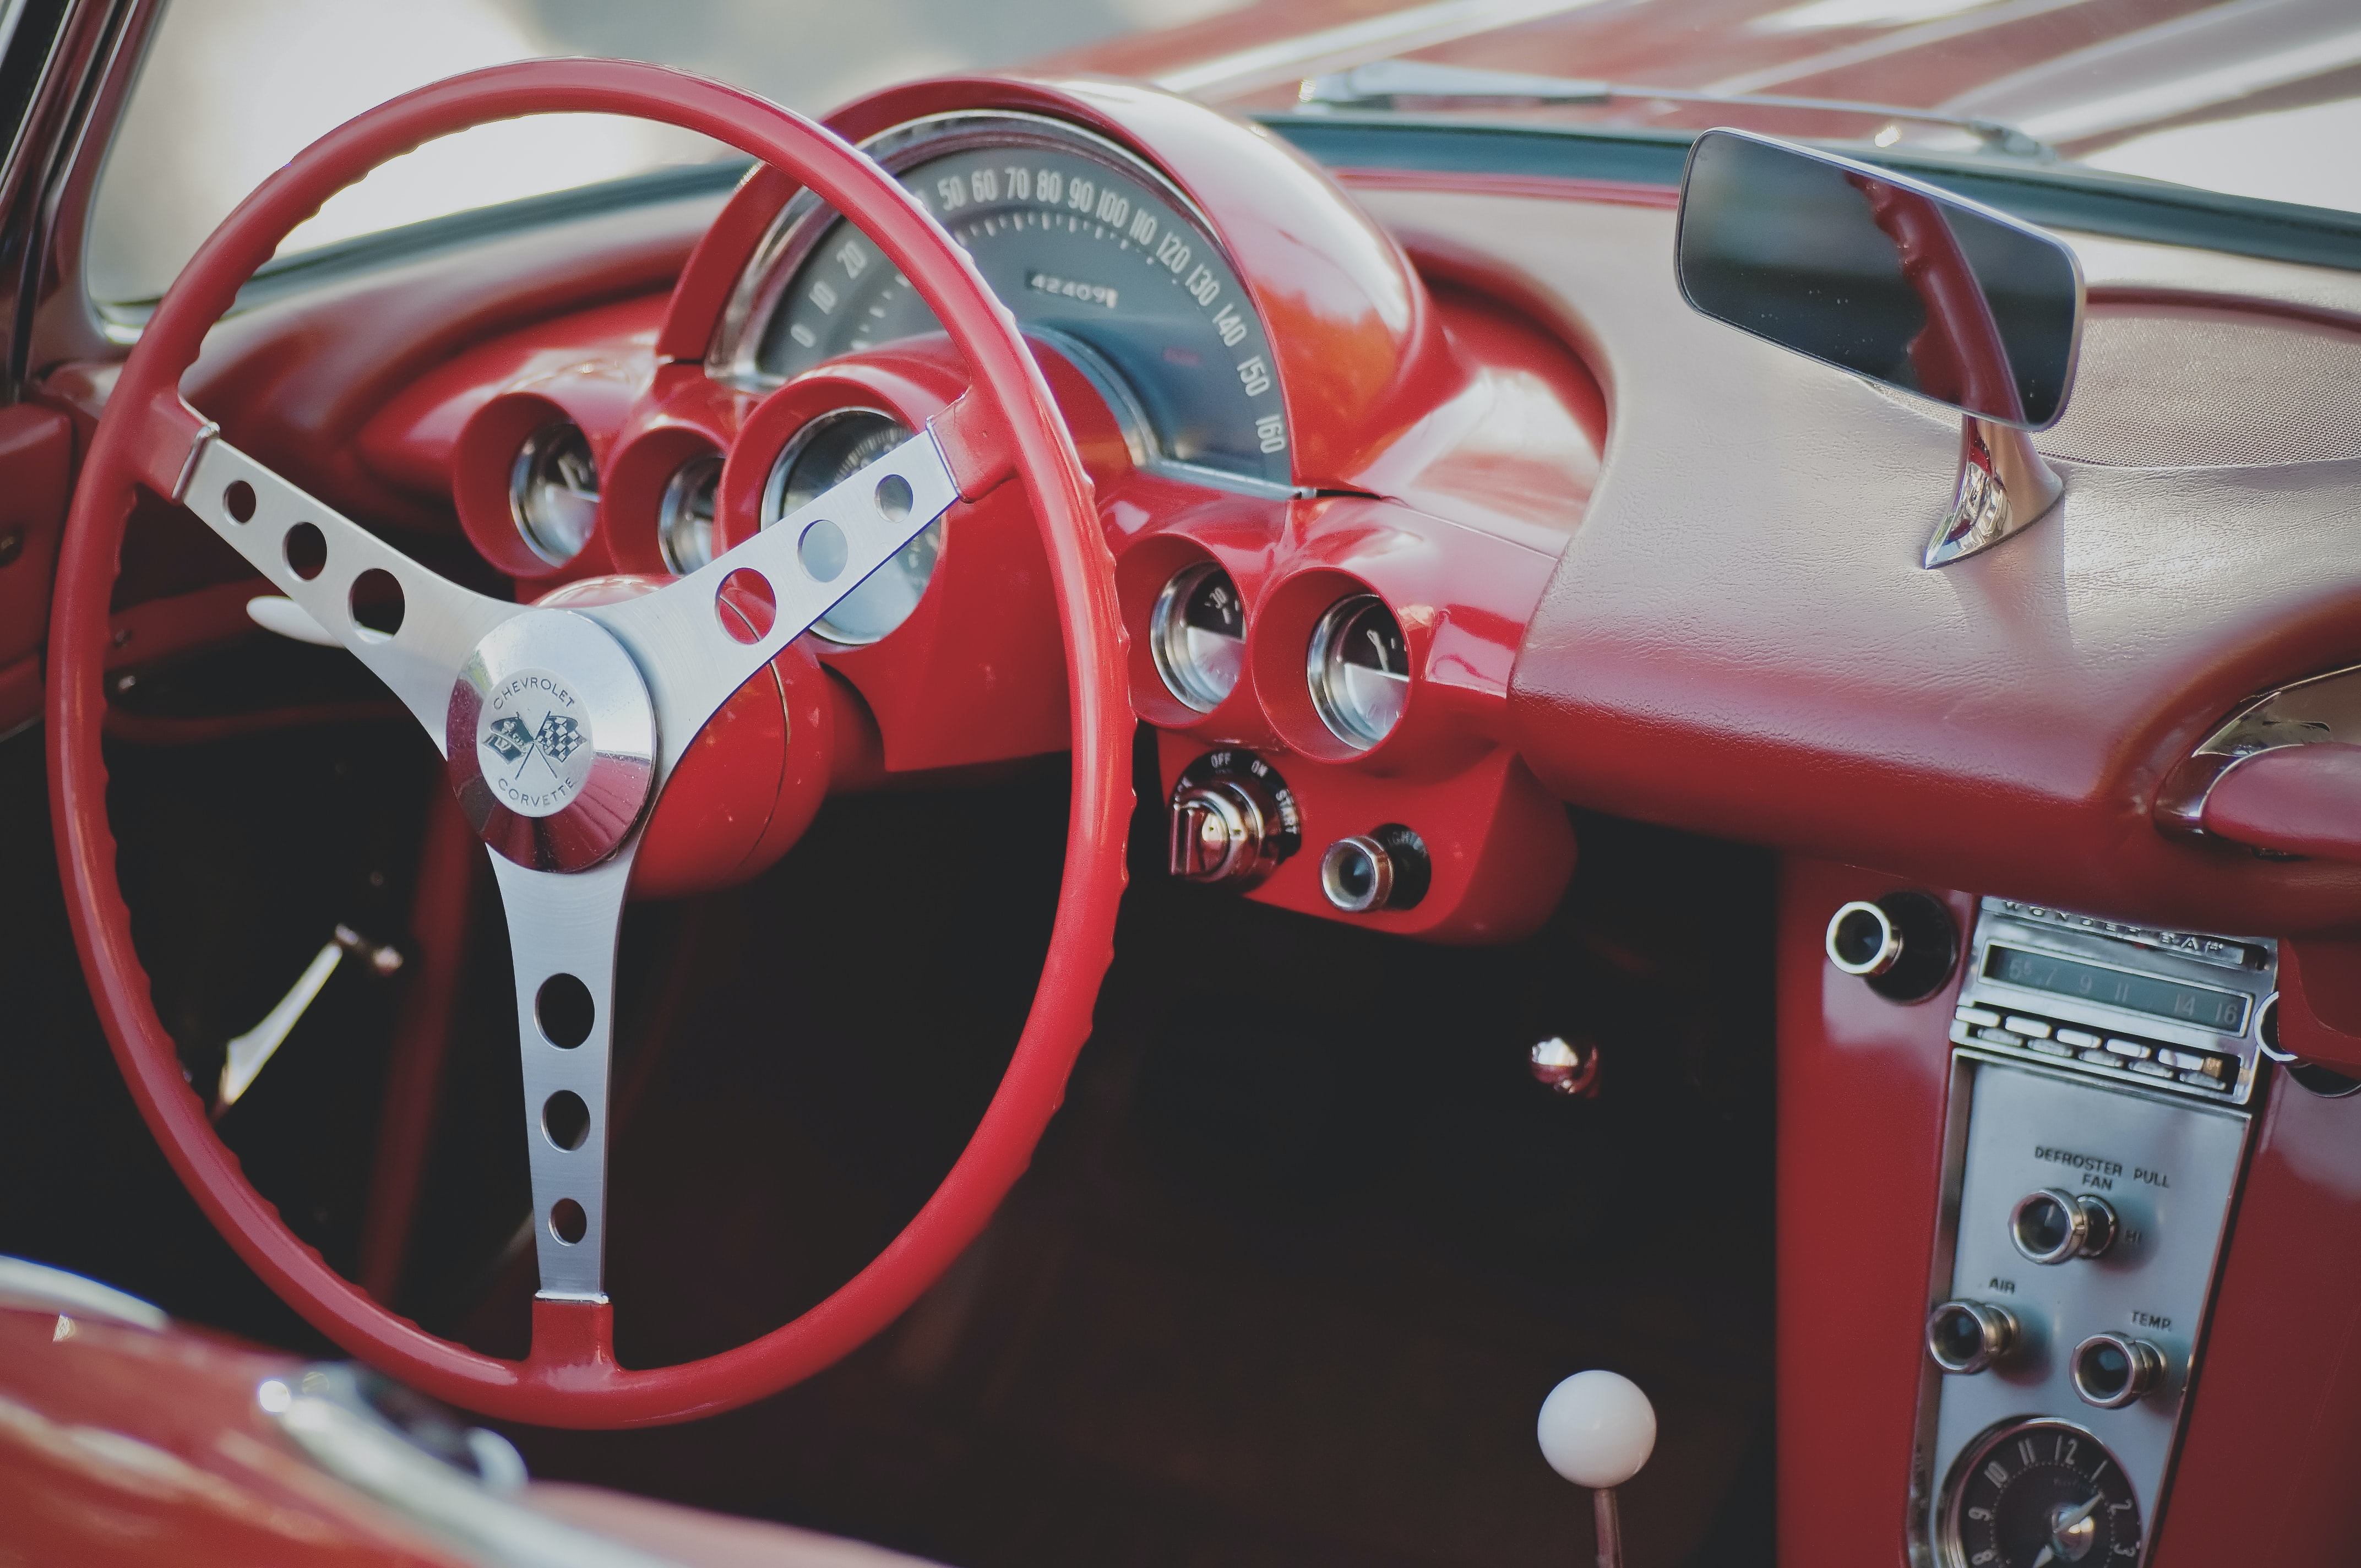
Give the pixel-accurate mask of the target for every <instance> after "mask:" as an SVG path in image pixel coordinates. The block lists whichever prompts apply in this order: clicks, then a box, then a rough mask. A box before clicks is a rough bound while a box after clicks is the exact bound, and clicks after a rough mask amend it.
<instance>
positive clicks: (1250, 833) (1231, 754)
mask: <svg viewBox="0 0 2361 1568" xmlns="http://www.w3.org/2000/svg"><path fill="white" fill-rule="evenodd" d="M1171 812H1172V838H1171V844H1170V850H1171V853H1170V860H1169V861H1167V866H1168V868H1169V869H1170V872H1172V874H1173V875H1174V876H1176V877H1179V878H1180V880H1181V881H1183V882H1206V883H1226V884H1227V885H1229V886H1232V887H1235V888H1239V889H1245V888H1249V887H1252V886H1253V885H1254V884H1255V883H1258V882H1260V881H1261V880H1262V879H1263V878H1265V877H1267V876H1268V875H1269V874H1270V873H1271V872H1272V871H1274V870H1275V869H1277V867H1278V865H1279V862H1280V861H1283V860H1285V859H1287V857H1288V856H1290V855H1291V854H1293V853H1295V851H1296V849H1297V848H1298V847H1299V846H1300V845H1301V843H1302V841H1303V828H1302V817H1301V814H1300V812H1299V810H1298V808H1297V806H1296V804H1295V796H1294V795H1293V794H1292V793H1291V792H1290V790H1289V789H1288V787H1287V781H1286V780H1284V779H1282V778H1280V777H1279V773H1278V772H1277V771H1276V770H1274V769H1273V768H1272V767H1271V765H1270V764H1269V763H1268V762H1264V761H1263V760H1262V759H1261V758H1259V757H1257V756H1256V755H1255V754H1254V753H1253V752H1251V751H1209V752H1207V753H1206V754H1205V755H1204V756H1202V757H1200V758H1198V759H1197V760H1196V761H1195V762H1191V763H1190V764H1189V767H1188V769H1187V771H1186V772H1184V773H1181V775H1180V783H1179V784H1177V785H1176V786H1175V787H1174V788H1173V791H1172V800H1171Z"/></svg>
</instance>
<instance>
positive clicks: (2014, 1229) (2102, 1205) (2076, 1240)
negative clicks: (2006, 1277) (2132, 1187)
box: [2008, 1187, 2119, 1263]
mask: <svg viewBox="0 0 2361 1568" xmlns="http://www.w3.org/2000/svg"><path fill="white" fill-rule="evenodd" d="M2118 1228H2119V1227H2118V1226H2117V1224H2116V1223H2115V1211H2114V1205H2112V1204H2110V1203H2109V1202H2108V1201H2106V1200H2105V1199H2103V1198H2094V1197H2092V1196H2091V1194H2089V1193H2087V1192H2068V1191H2066V1190H2063V1189H2062V1188H2057V1187H2045V1188H2043V1189H2041V1190H2039V1191H2037V1192H2028V1193H2026V1195H2025V1196H2024V1197H2022V1198H2020V1199H2018V1200H2017V1201H2016V1207H2015V1208H2014V1209H2012V1210H2010V1211H2009V1213H2008V1239H2009V1240H2010V1241H2012V1242H2014V1243H2015V1244H2016V1250H2017V1251H2019V1252H2021V1253H2023V1254H2024V1255H2026V1257H2027V1258H2029V1259H2031V1260H2032V1261H2033V1262H2035V1263H2064V1262H2067V1261H2068V1260H2069V1259H2071V1258H2077V1257H2097V1256H2099V1255H2101V1254H2103V1253H2104V1252H2105V1251H2106V1250H2107V1249H2108V1248H2109V1247H2111V1246H2113V1245H2115V1233H2116V1231H2117V1230H2118Z"/></svg>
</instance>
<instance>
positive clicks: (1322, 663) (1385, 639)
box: [1304, 594, 1410, 751]
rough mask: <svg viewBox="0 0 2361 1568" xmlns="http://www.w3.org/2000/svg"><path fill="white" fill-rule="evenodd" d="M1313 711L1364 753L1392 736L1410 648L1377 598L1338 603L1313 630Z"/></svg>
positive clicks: (1406, 690) (1405, 692)
mask: <svg viewBox="0 0 2361 1568" xmlns="http://www.w3.org/2000/svg"><path fill="white" fill-rule="evenodd" d="M1304 673H1305V675H1306V677H1307V678H1308V679H1309V680H1310V681H1311V683H1312V707H1315V708H1317V709H1319V711H1320V718H1321V721H1322V722H1323V723H1324V724H1326V725H1327V726H1328V729H1329V730H1330V732H1331V733H1333V734H1334V736H1335V737H1336V739H1338V740H1342V741H1344V742H1345V744H1346V745H1348V746H1351V747H1353V748H1355V749H1356V750H1357V751H1367V750H1368V749H1369V748H1370V747H1372V746H1374V745H1376V744H1377V743H1378V741H1380V740H1384V739H1385V738H1386V737H1387V736H1389V735H1390V734H1392V733H1393V728H1394V726H1395V725H1396V724H1399V723H1400V722H1401V716H1402V708H1403V707H1405V706H1406V705H1407V704H1408V703H1409V701H1410V647H1409V644H1407V643H1406V642H1404V641H1402V631H1401V625H1400V622H1398V621H1397V620H1394V616H1393V611H1391V610H1389V609H1387V608H1386V605H1385V601H1384V600H1383V599H1381V598H1378V596H1377V595H1375V594H1355V595H1354V596H1353V597H1352V598H1346V599H1339V600H1338V601H1337V602H1336V603H1335V604H1334V605H1332V606H1331V607H1329V610H1328V613H1327V614H1325V615H1323V616H1322V617H1321V618H1320V624H1319V625H1318V626H1316V627H1314V628H1312V649H1311V653H1310V656H1309V659H1308V662H1307V668H1306V670H1305V672H1304Z"/></svg>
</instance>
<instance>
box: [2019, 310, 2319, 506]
mask: <svg viewBox="0 0 2361 1568" xmlns="http://www.w3.org/2000/svg"><path fill="white" fill-rule="evenodd" d="M2035 440H2036V443H2037V444H2038V445H2039V446H2040V448H2041V450H2042V451H2044V452H2047V453H2048V454H2050V455H2053V456H2058V457H2066V458H2072V459H2074V460H2076V461H2078V462H2083V463H2098V464H2104V465H2107V466H2114V467H2182V466H2205V467H2251V466H2267V465H2274V464H2280V463H2315V462H2320V461H2323V460H2325V459H2329V458H2337V457H2356V456H2361V333H2355V332H2344V331H2339V330H2338V329H2336V328H2334V327H2330V326H2323V325H2318V324H2315V323H2310V322H2304V321H2297V320H2293V319H2290V318H2288V317H2283V316H2272V315H2264V314H2261V313H2256V312H2250V311H2231V310H2205V309H2195V308H2189V307H2182V306H2170V305H2149V304H2122V305H2108V304H2103V303H2101V304H2095V305H2093V306H2092V309H2091V312H2090V314H2089V315H2088V317H2087V318H2086V319H2085V321H2084V323H2083V329H2082V356H2081V368H2080V369H2079V370H2078V371H2077V373H2076V376H2075V381H2074V392H2073V396H2072V397H2071V398H2070V400H2069V401H2068V403H2067V406H2066V417H2065V418H2064V419H2063V420H2061V421H2059V423H2058V425H2057V427H2056V428H2055V429H2053V430H2050V431H2049V432H2048V433H2045V434H2042V435H2040V436H2037V437H2036V438H2035Z"/></svg>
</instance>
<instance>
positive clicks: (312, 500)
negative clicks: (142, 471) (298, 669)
mask: <svg viewBox="0 0 2361 1568" xmlns="http://www.w3.org/2000/svg"><path fill="white" fill-rule="evenodd" d="M173 499H176V500H179V501H180V502H181V504H182V505H184V506H186V507H187V508H188V509H189V510H191V511H193V512H195V513H196V514H197V516H198V517H200V518H202V519H203V520H204V523H205V526H206V527H208V528H210V529H212V530H213V531H214V532H215V533H217V534H219V535H221V537H222V538H223V539H224V540H225V541H227V542H228V543H229V546H230V548H231V549H233V550H236V552H237V553H238V554H240V555H243V556H245V557H246V560H247V565H251V566H252V567H253V568H254V569H255V570H256V571H258V572H259V573H261V574H262V575H263V576H265V577H268V578H269V580H270V583H271V586H272V587H276V588H277V589H278V590H279V591H280V593H282V594H285V595H286V596H287V597H288V598H291V599H292V600H293V601H294V602H295V604H296V605H297V606H298V607H299V608H300V609H302V611H303V612H304V613H305V614H306V615H309V616H310V617H311V618H312V619H313V620H315V621H317V622H318V623H319V624H320V626H321V627H322V628H323V629H324V630H326V631H327V633H328V634H329V635H330V636H332V637H334V638H335V640H336V641H338V642H340V643H342V644H343V645H344V646H345V647H346V649H347V650H349V651H350V652H351V653H352V654H353V656H354V657H355V658H357V659H358V660H359V661H360V662H361V663H363V664H365V665H367V666H368V670H369V673H370V674H374V675H375V676H377V678H378V679H379V680H380V681H383V682H384V683H385V684H386V685H387V687H388V688H389V689H390V690H391V691H392V693H393V695H394V696H397V697H399V698H401V704H402V706H403V707H407V708H408V709H410V711H411V714H412V717H414V718H416V719H417V720H418V722H419V724H420V726H421V727H422V728H423V729H425V731H426V734H427V737H428V739H430V740H433V741H434V749H435V750H436V751H443V750H444V739H443V737H444V729H445V714H446V713H447V711H448V709H449V707H450V706H451V683H452V680H453V678H454V677H455V676H456V674H458V672H459V669H460V666H461V665H463V664H465V663H467V656H468V653H469V652H471V651H472V650H473V649H474V648H475V646H476V645H477V644H478V642H480V641H483V639H484V637H485V636H486V635H487V634H488V633H489V632H490V631H491V630H492V629H493V628H494V627H496V626H498V625H500V623H501V622H502V621H504V620H508V619H509V618H511V616H514V615H517V614H520V613H522V609H523V607H522V606H520V605H514V604H510V603H508V602H506V601H504V600H501V599H496V598H490V597H489V596H488V595H485V594H479V593H477V592H475V591H474V590H473V589H471V588H463V587H460V586H459V585H458V584H456V583H454V582H451V581H449V580H448V579H447V578H445V577H442V576H438V575H436V574H435V573H434V572H431V571H428V570H427V569H426V568H425V567H423V566H422V565H419V564H418V563H417V562H415V561H412V559H411V558H410V557H409V556H407V555H405V554H402V553H401V551H399V550H397V549H395V548H394V547H393V546H392V545H390V544H388V543H386V542H385V541H383V540H382V539H379V537H378V536H377V535H375V534H373V533H371V532H369V531H368V530H367V529H365V528H363V527H362V526H361V525H360V524H358V523H357V522H354V521H352V520H350V519H349V518H346V517H345V516H344V515H343V514H342V513H340V512H338V511H337V510H335V508H334V507H331V506H329V505H327V504H326V503H325V502H324V501H322V500H320V499H318V498H317V497H314V496H312V495H310V494H308V493H306V492H305V491H304V490H302V488H298V487H297V486H295V485H292V484H291V483H289V482H288V481H287V480H286V479H284V478H281V477H280V476H279V475H278V474H276V473H274V472H272V471H271V470H270V469H269V468H268V467H265V466H263V465H262V464H260V463H258V462H256V461H255V460H254V459H253V458H251V457H249V456H247V455H246V454H245V453H243V452H240V451H239V450H238V449H237V448H236V447H235V446H232V445H231V444H229V443H227V442H225V441H224V440H222V439H221V438H220V437H219V436H218V435H217V434H216V433H214V427H213V426H211V425H207V426H206V427H205V428H204V430H203V432H202V433H200V434H199V435H198V437H197V441H196V444H195V446H194V447H193V448H192V450H191V452H190V454H189V461H188V463H187V465H186V466H185V467H184V468H183V469H182V479H181V486H180V493H179V494H178V495H177V496H175V497H174V498H173ZM389 611H390V612H391V617H390V618H391V619H396V620H398V621H399V624H398V625H397V626H395V627H394V629H393V630H390V631H387V630H376V629H373V628H372V627H371V626H370V625H369V624H368V621H367V620H363V619H362V618H363V616H364V615H366V616H368V619H369V620H379V621H383V620H387V619H389V615H388V612H389Z"/></svg>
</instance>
